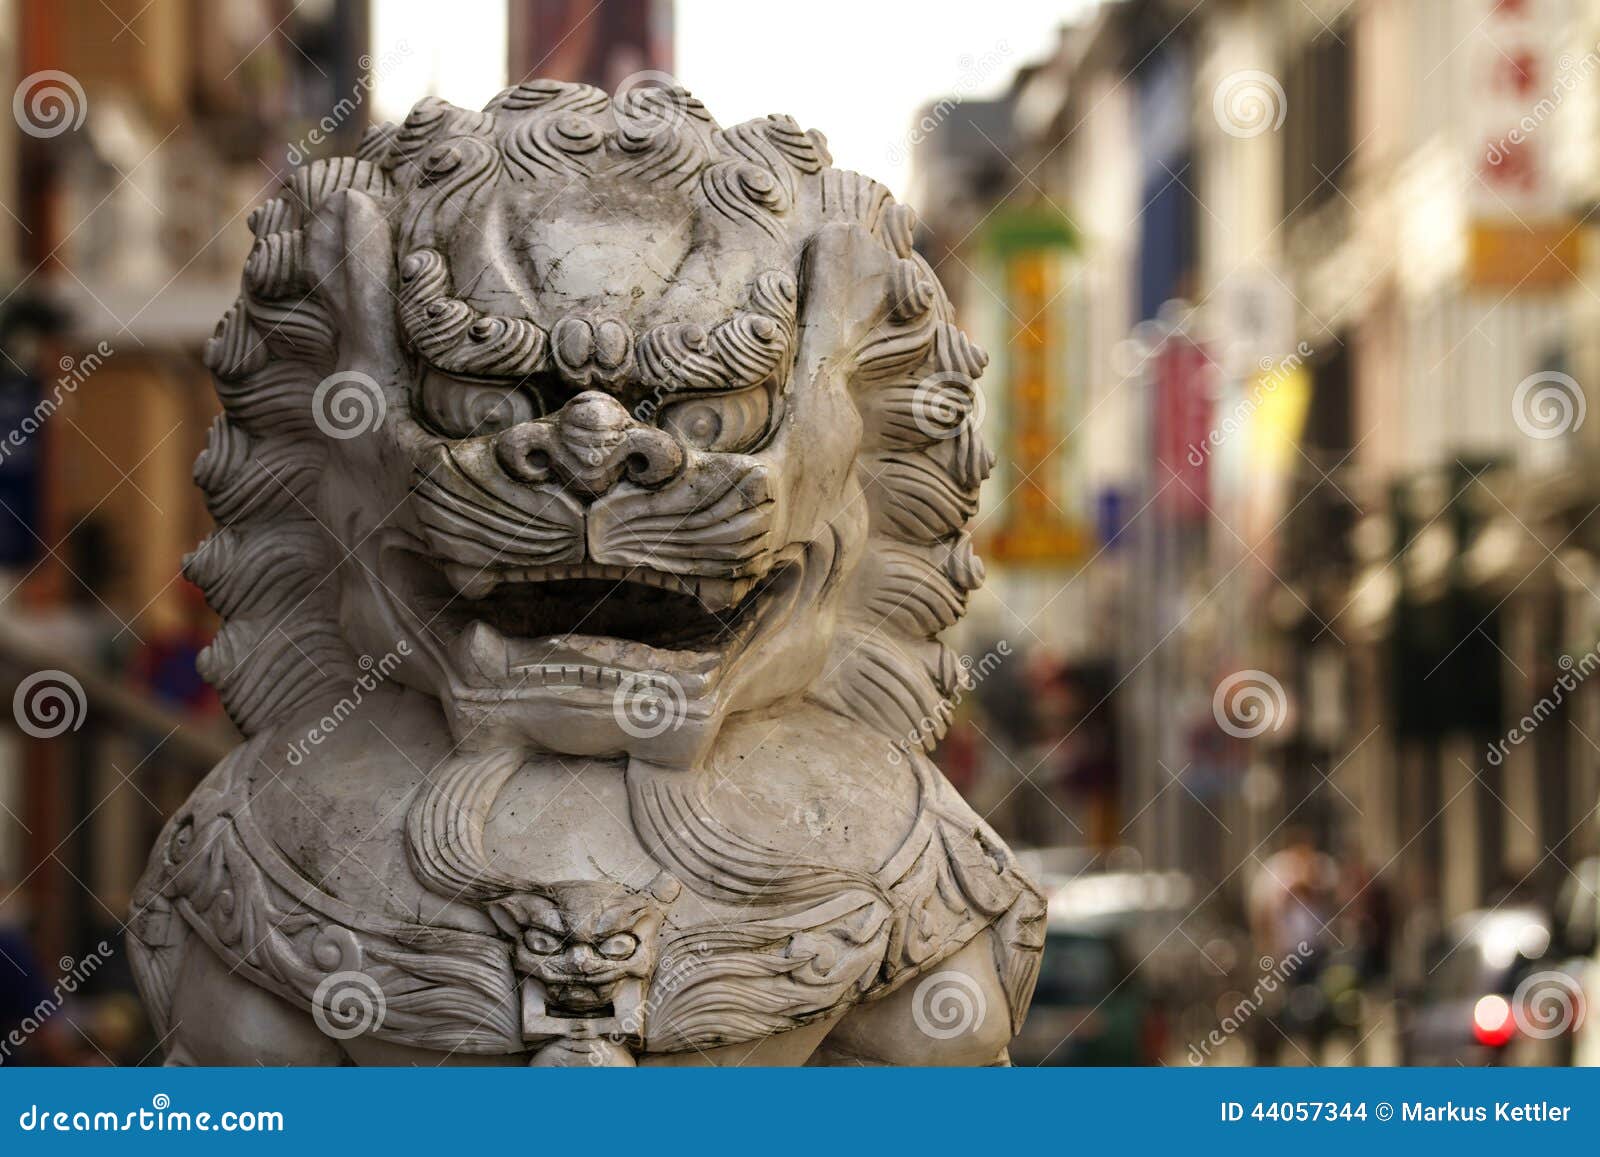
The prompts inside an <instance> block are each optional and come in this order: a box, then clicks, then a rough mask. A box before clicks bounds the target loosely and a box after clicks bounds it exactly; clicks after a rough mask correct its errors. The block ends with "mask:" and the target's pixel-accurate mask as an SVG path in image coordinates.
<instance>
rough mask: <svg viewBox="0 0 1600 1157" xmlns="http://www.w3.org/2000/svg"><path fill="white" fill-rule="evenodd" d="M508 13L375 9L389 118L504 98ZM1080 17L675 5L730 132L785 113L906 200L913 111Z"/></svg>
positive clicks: (487, 5)
mask: <svg viewBox="0 0 1600 1157" xmlns="http://www.w3.org/2000/svg"><path fill="white" fill-rule="evenodd" d="M505 4H506V0H450V2H449V3H447V4H446V3H439V2H438V0H377V3H375V4H374V5H373V44H374V51H373V54H372V56H373V67H374V71H375V73H376V74H377V97H376V101H377V105H378V111H379V113H380V115H382V116H384V117H387V118H390V119H394V118H397V117H402V116H404V115H405V111H406V109H407V108H408V107H409V106H410V104H411V102H412V101H414V100H417V99H418V98H420V97H422V96H425V95H427V94H429V93H434V94H436V95H438V96H442V97H445V98H446V99H448V100H451V101H454V102H455V103H456V104H460V105H464V106H466V107H470V108H477V107H479V106H481V105H482V104H483V103H484V102H485V101H486V100H488V99H489V98H490V97H491V96H493V95H494V94H495V93H496V92H497V91H499V89H500V88H501V87H503V86H504V84H505V55H506V42H505ZM1084 7H1086V0H920V2H914V0H812V2H811V3H808V4H788V5H776V4H765V3H757V4H752V3H749V2H748V0H743V2H741V0H678V3H677V5H676V8H675V14H676V22H677V48H676V53H677V62H676V65H675V67H674V69H673V72H674V73H675V75H676V76H677V78H678V79H679V81H680V82H682V83H683V84H684V85H685V86H687V87H688V88H689V89H690V90H691V91H692V92H693V93H694V94H695V95H696V96H697V97H699V98H700V99H701V100H702V101H704V102H705V104H706V106H707V107H708V108H709V109H710V110H711V113H712V115H713V116H715V117H716V118H717V120H718V121H719V122H720V123H722V124H724V125H732V124H737V123H739V122H740V121H742V120H748V119H750V118H751V117H758V116H763V115H765V114H767V113H774V112H786V113H789V114H790V115H792V116H793V117H794V118H795V119H796V120H798V121H799V122H800V124H801V125H802V126H803V127H805V128H816V129H821V130H822V131H823V132H824V133H825V134H827V137H828V144H829V147H830V148H831V149H832V151H833V156H834V161H835V163H837V164H838V165H840V166H841V167H843V168H849V169H859V170H861V171H862V172H864V173H867V174H868V175H870V176H873V177H876V178H878V179H879V180H880V181H883V182H884V183H885V184H886V185H888V186H889V187H890V188H891V189H893V190H894V191H895V192H896V193H897V194H903V193H904V192H905V187H906V178H907V162H908V160H909V156H908V154H909V142H908V136H907V134H908V133H909V131H910V129H911V125H912V122H913V121H914V120H915V117H916V113H917V110H918V109H919V108H920V107H921V106H922V105H924V104H926V103H928V102H930V101H932V100H935V99H937V98H938V97H940V96H944V95H949V94H954V95H956V96H959V97H961V98H964V99H981V98H983V97H989V96H994V95H997V94H998V93H1000V92H1002V91H1004V89H1005V87H1006V84H1007V82H1008V81H1009V79H1010V77H1011V75H1012V73H1014V72H1015V71H1016V70H1017V68H1018V67H1019V66H1021V65H1022V64H1025V63H1027V62H1028V61H1031V60H1037V59H1038V58H1039V57H1041V56H1043V55H1044V54H1045V53H1046V52H1048V51H1049V50H1050V49H1051V48H1052V47H1053V46H1054V45H1055V40H1056V29H1057V28H1058V26H1059V25H1060V24H1061V22H1062V21H1063V20H1066V19H1068V18H1070V17H1071V16H1072V15H1073V14H1074V13H1075V12H1079V11H1081V10H1082V9H1083V8H1084ZM446 14H447V15H446ZM442 15H443V16H444V18H443V19H441V16H442ZM402 40H403V41H404V47H403V48H401V47H399V45H400V42H401V41H402Z"/></svg>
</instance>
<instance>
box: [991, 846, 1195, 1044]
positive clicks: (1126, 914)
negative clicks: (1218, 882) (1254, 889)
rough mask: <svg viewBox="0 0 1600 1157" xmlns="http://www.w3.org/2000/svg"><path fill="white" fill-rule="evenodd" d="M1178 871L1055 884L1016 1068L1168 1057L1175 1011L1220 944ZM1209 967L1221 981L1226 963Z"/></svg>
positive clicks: (1093, 876)
mask: <svg viewBox="0 0 1600 1157" xmlns="http://www.w3.org/2000/svg"><path fill="white" fill-rule="evenodd" d="M1195 898H1196V897H1195V892H1194V886H1193V882H1192V881H1191V880H1190V879H1189V878H1188V877H1187V876H1184V875H1183V874H1182V873H1177V872H1095V873H1087V874H1085V875H1082V876H1080V877H1078V878H1076V879H1073V880H1070V881H1067V882H1064V883H1062V884H1060V885H1059V886H1057V887H1056V888H1055V889H1054V891H1053V892H1052V894H1051V897H1050V914H1049V923H1048V925H1047V929H1046V934H1045V945H1044V959H1043V962H1042V963H1041V965H1040V970H1039V983H1038V986H1037V987H1036V988H1035V990H1034V996H1033V1004H1032V1006H1031V1008H1030V1010H1029V1012H1028V1017H1027V1020H1026V1021H1025V1022H1024V1024H1023V1026H1022V1031H1021V1033H1019V1034H1018V1036H1017V1039H1016V1040H1015V1041H1014V1042H1013V1043H1012V1048H1011V1057H1012V1061H1013V1063H1015V1064H1018V1065H1147V1064H1157V1063H1160V1061H1161V1060H1163V1059H1164V1057H1165V1055H1166V1052H1167V1048H1168V1043H1169V1038H1170V1035H1171V1024H1172V1020H1173V1014H1174V1011H1175V1010H1176V1009H1178V1008H1180V1007H1182V1004H1183V1002H1184V1001H1186V1000H1188V999H1192V995H1191V993H1190V989H1191V988H1192V987H1193V985H1194V983H1195V982H1196V981H1197V980H1200V981H1202V982H1203V980H1204V975H1203V974H1204V973H1205V972H1206V971H1207V969H1205V968H1204V967H1203V965H1202V963H1201V961H1199V960H1198V959H1197V958H1198V957H1199V956H1200V954H1201V953H1200V949H1199V948H1198V947H1197V945H1202V944H1206V943H1208V942H1215V940H1216V935H1215V933H1214V932H1213V931H1212V930H1211V925H1210V922H1209V920H1208V917H1207V916H1206V914H1205V913H1204V912H1201V913H1196V912H1195V911H1194V910H1193V904H1194V901H1195ZM1209 971H1210V972H1211V973H1212V974H1213V975H1214V976H1215V978H1216V980H1217V982H1218V983H1220V981H1221V978H1222V974H1223V972H1224V971H1225V966H1222V967H1213V968H1211V969H1209Z"/></svg>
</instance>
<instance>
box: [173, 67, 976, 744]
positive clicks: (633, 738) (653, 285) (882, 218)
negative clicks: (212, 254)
mask: <svg viewBox="0 0 1600 1157" xmlns="http://www.w3.org/2000/svg"><path fill="white" fill-rule="evenodd" d="M913 227H914V225H913V217H912V214H911V211H910V210H909V209H907V208H906V207H904V206H901V205H897V204H895V203H894V201H893V199H892V198H891V196H890V195H889V193H888V192H887V191H886V190H885V189H884V188H883V187H882V186H880V185H878V184H877V183H875V182H873V181H871V180H868V179H867V178H865V177H863V176H860V175H859V174H857V173H854V172H848V171H844V170H840V169H835V168H833V167H832V165H831V163H830V157H829V154H828V150H827V146H826V144H825V142H824V140H823V138H822V136H821V135H820V134H818V133H816V132H806V131H802V130H801V129H800V128H799V127H798V126H797V125H796V124H795V122H794V121H793V120H792V119H790V118H788V117H781V116H772V117H766V118H763V119H760V120H753V121H749V122H746V123H744V124H741V125H737V126H735V127H732V128H726V129H725V128H721V127H719V126H718V125H717V124H716V122H715V121H713V120H712V118H711V117H710V115H709V114H708V113H707V112H706V110H705V108H704V107H703V106H702V105H701V104H700V103H699V102H698V101H697V100H695V99H694V98H693V97H692V96H690V95H689V94H688V93H687V92H685V91H684V90H682V89H680V88H675V87H656V86H650V87H638V88H634V89H632V90H629V91H626V92H622V93H619V94H618V95H617V96H615V97H612V96H610V95H608V94H606V93H605V92H602V91H600V90H598V89H595V88H591V87H588V86H585V85H577V84H565V83H557V82H553V81H544V80H539V81H532V82H529V83H525V84H521V85H518V86H516V87H515V88H511V89H509V90H507V91H505V92H503V93H502V94H501V95H500V96H498V97H497V98H496V99H495V100H493V101H492V102H491V103H490V104H489V105H488V107H487V108H485V109H484V110H482V111H481V112H470V111H466V110H463V109H459V108H456V107H454V106H452V105H450V104H447V103H445V102H444V101H441V100H437V99H428V100H424V101H423V102H421V103H420V104H418V105H417V106H416V107H415V108H414V109H413V110H412V112H411V114H410V115H409V116H408V117H407V118H406V120H405V123H404V124H402V125H399V126H394V125H383V126H381V127H375V128H373V129H371V130H369V131H368V132H367V134H366V136H365V138H364V139H363V141H362V144H361V147H360V150H359V152H358V154H357V155H356V156H354V157H337V158H333V159H327V160H318V161H315V162H312V163H310V164H307V165H305V166H304V167H302V168H300V169H298V170H296V171H295V172H294V173H293V175H292V176H291V177H290V179H289V180H288V182H287V185H286V187H285V188H284V190H283V191H282V193H281V194H280V195H279V196H278V197H276V198H275V199H273V200H270V201H268V202H267V203H266V204H264V205H262V206H261V207H260V208H258V209H257V210H256V211H255V212H254V213H253V215H252V216H251V217H250V228H251V230H252V232H253V233H254V235H255V243H254V248H253V249H252V251H251V253H250V256H249V259H248V261H247V262H246V265H245V270H244V277H243V289H242V292H241V294H240V296H239V299H238V301H237V302H236V303H235V304H234V305H233V307H232V308H231V309H230V310H229V311H228V312H227V314H226V315H225V316H224V318H223V319H222V321H221V323H220V324H219V325H218V327H217V330H216V334H215V337H214V338H213V339H212V340H211V341H210V343H209V344H208V346H207V349H206V361H207V364H208V365H209V367H210V368H211V369H212V370H213V372H214V373H215V375H216V378H217V389H218V393H219V395H220V397H221V400H222V404H223V408H224V413H223V415H222V416H221V417H220V418H219V419H218V420H217V422H216V425H215V426H214V428H213V429H212V432H211V437H210V441H209V444H208V446H207V448H206V450H205V451H204V453H203V454H202V455H201V457H200V459H199V461H198V463H197V465H196V476H197V480H198V481H199V483H200V484H201V486H202V487H203V488H204V490H205V493H206V496H207V499H208V504H209V506H210V509H211V511H212V513H213V514H214V515H215V517H216V519H217V521H218V523H219V529H218V530H217V531H216V532H215V533H214V534H213V535H211V536H210V537H209V538H208V539H206V540H205V542H204V543H203V544H202V545H201V547H200V548H199V549H198V550H197V551H196V552H195V553H194V554H193V555H191V556H190V558H189V560H188V561H187V564H186V573H187V574H188V576H189V577H190V578H191V579H192V580H193V581H194V582H196V583H197V584H198V585H199V586H200V587H201V589H202V590H203V591H204V592H205V594H206V597H207V599H208V600H209V601H210V603H211V605H212V606H213V607H214V608H215V609H216V610H217V611H218V613H219V614H220V615H221V616H222V617H223V619H224V620H225V622H224V625H223V627H222V629H221V631H220V632H219V634H218V635H217V638H216V640H215V641H214V643H213V644H212V645H211V646H210V647H209V648H208V649H207V651H206V652H205V653H204V655H203V656H202V659H201V665H202V670H203V673H204V674H205V675H206V677H207V678H208V679H209V680H210V681H211V682H212V683H214V684H215V685H216V687H217V688H218V690H219V691H220V693H221V696H222V700H223V702H224V703H225V705H226V706H227V709H228V711H229V712H230V714H231V715H232V717H233V719H234V720H235V722H236V723H237V724H238V726H239V727H240V728H241V729H242V730H243V731H244V733H245V734H246V735H251V734H253V733H256V732H258V731H259V730H261V729H262V728H264V727H267V726H269V725H270V724H271V723H272V722H273V721H274V720H275V719H277V718H279V717H281V716H284V715H286V714H288V713H291V712H293V711H294V710H296V709H297V707H299V706H300V705H302V704H304V703H307V702H309V701H311V700H313V699H315V698H316V697H317V696H319V695H320V694H323V693H325V692H326V691H327V690H328V689H329V688H332V687H337V686H341V685H347V684H348V682H349V681H350V679H351V678H352V676H353V675H354V674H355V673H356V671H357V665H358V664H370V662H371V656H375V655H380V654H385V653H389V652H392V651H393V650H394V649H395V647H396V646H397V645H398V644H400V643H404V644H405V646H406V648H407V649H408V653H409V654H410V655H411V658H409V659H408V660H407V661H406V662H405V663H404V664H401V665H400V666H399V667H398V668H397V669H396V672H395V678H397V679H399V680H401V681H403V682H404V683H406V684H407V685H409V686H411V687H413V688H415V689H417V690H420V691H423V692H425V693H426V694H428V695H430V696H432V697H435V698H437V699H438V701H439V702H440V704H441V705H442V707H443V709H444V712H445V716H446V718H447V719H448V721H449V727H450V731H451V734H452V737H453V739H454V741H455V742H456V743H457V744H459V745H461V746H462V747H464V748H467V749H473V748H489V747H494V746H497V745H498V746H507V745H517V746H521V747H527V748H533V749H544V750H549V751H554V752H561V753H568V754H572V755H607V754H610V755H621V754H625V755H627V756H629V757H631V758H634V759H639V760H645V761H649V762H651V763H654V764H658V765H661V766H665V767H673V766H690V765H693V764H694V763H695V762H696V761H697V760H699V759H701V758H703V756H704V754H705V753H706V751H707V750H708V748H709V747H710V745H711V744H712V743H713V742H714V741H715V739H716V735H717V732H718V730H719V728H720V727H721V725H722V723H723V721H724V720H725V719H727V718H728V717H729V716H730V715H732V714H735V713H743V712H751V711H758V710H763V709H765V710H773V709H781V705H782V704H784V703H785V702H793V701H796V700H798V699H801V698H806V699H809V700H811V701H812V702H814V703H818V704H821V705H824V706H825V707H827V708H829V709H831V710H832V711H835V712H837V713H839V714H842V715H844V716H847V717H849V718H852V719H855V720H858V721H859V722H860V723H862V724H864V725H865V726H866V727H868V728H872V729H874V730H876V731H877V732H880V733H881V734H882V735H883V736H884V737H886V738H887V739H888V740H889V741H890V743H895V742H898V741H903V740H904V739H905V738H906V737H907V736H914V737H915V742H916V743H918V744H922V745H927V746H931V745H932V744H933V743H934V742H935V741H936V740H937V739H938V738H939V736H940V734H941V733H942V730H943V722H944V720H945V718H946V717H947V715H948V707H947V706H946V704H947V702H948V699H949V696H950V695H951V694H952V693H953V692H954V691H955V690H956V689H957V685H958V683H959V681H960V680H961V678H962V675H963V669H962V667H961V665H960V664H959V663H958V662H956V660H955V658H954V656H953V654H952V653H951V652H950V651H949V650H948V649H947V648H946V647H945V646H943V645H942V644H941V643H940V642H939V641H938V639H937V636H938V635H939V633H940V632H941V631H943V630H944V629H945V628H948V627H950V626H951V625H952V624H953V623H955V621H956V620H957V619H958V618H959V617H960V616H961V615H962V613H963V611H964V609H965V605H966V600H967V597H968V594H969V592H971V591H972V590H973V588H974V587H976V586H977V585H978V584H979V582H980V581H981V580H982V573H983V572H982V566H981V564H980V562H979V561H978V560H977V558H976V557H975V556H974V554H973V550H972V546H971V544H970V542H969V540H968V538H967V536H966V534H965V533H964V531H963V527H964V526H965V525H966V523H967V522H968V521H969V520H970V519H971V518H972V516H973V515H974V513H975V511H976V505H977V497H978V487H979V484H980V483H981V482H982V480H983V479H984V477H985V476H986V474H987V473H988V471H989V469H990V466H991V462H992V460H991V458H990V456H989V454H988V451H987V450H986V449H985V448H984V446H983V444H982V442H981V440H980V438H979V435H978V432H977V430H976V429H975V425H974V417H973V415H974V409H975V407H974V385H973V383H974V380H975V379H976V378H977V376H978V375H979V374H980V373H981V371H982V368H983V365H984V361H985V356H984V354H983V353H982V351H981V350H979V349H978V348H977V347H976V346H975V345H974V344H973V343H972V342H971V341H969V340H968V339H967V337H966V336H965V335H964V334H963V333H962V332H961V330H960V329H958V328H957V327H956V325H955V324H954V321H953V320H952V316H951V308H950V304H949V301H948V299H947V298H946V296H945V294H944V292H943V290H942V289H941V288H940V285H939V282H938V279H937V278H936V277H935V275H934V273H933V271H932V270H931V269H930V268H929V266H928V264H927V262H926V261H924V260H923V258H922V257H921V256H920V255H919V254H918V253H917V252H916V251H915V249H914V248H913V245H912V234H913ZM930 719H931V720H933V721H935V726H933V727H931V728H930V727H928V726H927V721H928V720H930Z"/></svg>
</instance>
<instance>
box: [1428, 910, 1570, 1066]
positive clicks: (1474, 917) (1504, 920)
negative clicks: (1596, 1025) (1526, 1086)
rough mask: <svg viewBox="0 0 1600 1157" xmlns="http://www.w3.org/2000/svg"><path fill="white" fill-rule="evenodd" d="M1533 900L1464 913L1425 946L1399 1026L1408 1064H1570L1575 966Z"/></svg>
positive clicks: (1549, 919) (1544, 914) (1549, 918)
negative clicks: (1416, 984) (1419, 976)
mask: <svg viewBox="0 0 1600 1157" xmlns="http://www.w3.org/2000/svg"><path fill="white" fill-rule="evenodd" d="M1553 932H1554V925H1553V921H1552V919H1551V917H1550V916H1549V915H1548V914H1547V913H1545V912H1543V911H1541V910H1539V909H1537V908H1532V907H1514V908H1512V907H1508V908H1500V909H1483V910H1479V911H1474V912H1468V913H1466V914H1464V915H1462V916H1460V917H1458V918H1457V919H1455V920H1453V921H1451V922H1450V924H1449V925H1447V926H1446V928H1445V930H1444V932H1443V934H1441V935H1440V936H1439V937H1438V938H1437V939H1436V941H1435V943H1434V944H1433V945H1432V947H1431V950H1430V952H1429V953H1428V958H1429V961H1430V966H1429V971H1428V975H1427V978H1426V980H1425V981H1424V983H1423V984H1422V986H1421V987H1420V989H1418V990H1417V991H1416V992H1414V993H1412V994H1411V995H1410V999H1409V1001H1408V1002H1407V1003H1408V1005H1409V1012H1408V1014H1407V1016H1406V1018H1405V1024H1404V1027H1403V1029H1402V1032H1401V1048H1402V1050H1403V1056H1404V1060H1405V1063H1407V1064H1413V1065H1451V1064H1462V1065H1540V1064H1565V1063H1569V1062H1570V1060H1571V1055H1572V1044H1573V1040H1574V1034H1575V1030H1577V1029H1578V1027H1579V1026H1580V1025H1581V1023H1582V1020H1583V1015H1584V1008H1583V1004H1584V1001H1583V994H1582V978H1581V975H1580V972H1581V969H1580V967H1578V966H1575V964H1574V962H1572V961H1571V960H1570V959H1569V958H1567V957H1565V956H1563V955H1562V954H1561V953H1560V951H1559V948H1560V946H1559V945H1557V944H1556V943H1555V940H1554V935H1553Z"/></svg>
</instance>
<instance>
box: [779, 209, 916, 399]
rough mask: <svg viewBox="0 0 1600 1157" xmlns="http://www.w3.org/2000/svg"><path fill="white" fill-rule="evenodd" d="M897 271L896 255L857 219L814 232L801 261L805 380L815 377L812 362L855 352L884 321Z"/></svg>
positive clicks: (803, 374) (801, 352) (801, 349)
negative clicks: (886, 297)
mask: <svg viewBox="0 0 1600 1157" xmlns="http://www.w3.org/2000/svg"><path fill="white" fill-rule="evenodd" d="M892 271H893V259H892V258H891V256H890V255H889V254H888V253H887V252H886V251H885V250H884V248H883V246H882V245H881V244H880V243H879V242H878V240H877V239H876V238H875V237H873V236H872V234H871V233H869V232H868V231H867V230H866V229H865V228H863V227H862V226H861V225H860V224H858V223H856V222H854V221H834V222H830V223H829V224H827V225H824V226H823V227H822V228H820V229H818V230H817V231H816V233H814V234H812V237H811V240H810V241H808V242H807V243H806V247H805V252H804V254H803V255H802V257H801V262H800V324H801V333H802V335H803V337H802V340H801V344H800V349H799V362H798V364H799V365H800V366H801V367H802V371H803V372H802V376H803V377H810V372H809V371H810V369H811V368H812V367H813V366H814V364H815V363H814V362H813V361H812V359H822V358H836V357H838V356H839V354H840V353H841V351H843V352H846V353H848V352H851V351H854V350H855V349H857V348H858V347H859V346H860V345H861V344H862V343H863V342H864V341H865V340H867V338H868V337H869V335H871V333H872V332H873V329H874V327H876V326H880V325H882V324H883V323H884V322H885V320H886V315H885V311H884V308H883V302H884V295H885V288H886V286H887V284H888V278H889V277H890V275H891V273H892Z"/></svg>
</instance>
